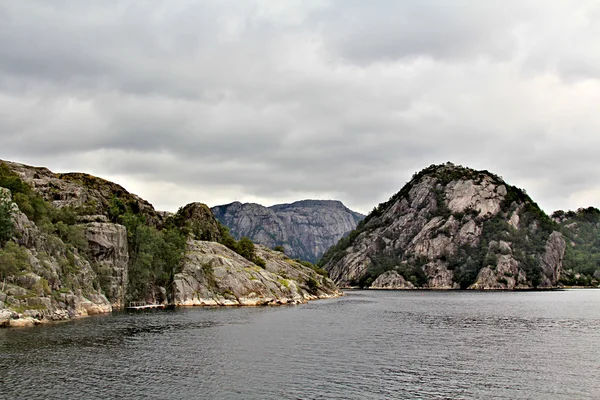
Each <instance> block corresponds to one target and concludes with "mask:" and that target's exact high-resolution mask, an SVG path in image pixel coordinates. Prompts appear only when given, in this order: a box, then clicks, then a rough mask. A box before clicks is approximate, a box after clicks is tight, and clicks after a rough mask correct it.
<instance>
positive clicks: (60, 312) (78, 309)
mask: <svg viewBox="0 0 600 400" xmlns="http://www.w3.org/2000/svg"><path fill="white" fill-rule="evenodd" d="M0 203H1V204H3V205H5V206H6V205H8V206H9V207H10V209H11V210H12V212H11V214H12V222H13V226H14V230H13V231H12V235H13V236H12V239H13V240H11V241H8V242H6V243H4V245H3V248H2V251H0V278H1V279H0V326H30V325H34V324H38V323H41V322H44V321H57V320H66V319H70V318H74V317H81V316H86V315H94V314H100V313H106V312H110V311H112V306H111V304H110V302H109V300H108V299H107V298H106V297H105V296H104V294H103V293H102V291H101V289H100V285H99V283H98V279H97V277H98V276H97V274H96V272H95V271H94V268H93V267H92V265H91V264H90V262H89V261H88V260H87V259H86V258H85V257H82V256H81V254H80V252H79V249H77V248H75V247H73V246H72V245H70V244H66V243H65V242H64V241H63V240H62V239H61V238H60V237H59V236H57V235H52V234H48V233H46V232H44V231H42V230H40V229H39V228H38V227H37V226H36V224H34V223H33V222H32V221H30V220H29V218H28V217H27V216H26V215H25V214H23V213H22V212H21V211H20V210H19V208H18V207H17V205H16V204H15V203H14V202H13V199H12V196H11V192H10V191H9V190H7V189H5V188H0Z"/></svg>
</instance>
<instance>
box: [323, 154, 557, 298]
mask: <svg viewBox="0 0 600 400" xmlns="http://www.w3.org/2000/svg"><path fill="white" fill-rule="evenodd" d="M557 228H558V227H557V226H556V224H555V223H553V222H552V221H551V220H550V219H549V218H548V216H546V214H544V212H543V211H541V210H540V209H539V207H538V206H537V204H535V203H534V202H533V201H532V200H531V199H530V198H529V196H527V195H526V194H525V192H524V191H522V190H520V189H518V188H516V187H513V186H510V185H508V184H507V183H506V182H504V181H503V180H502V179H501V178H500V177H498V176H496V175H494V174H492V173H489V172H488V171H475V170H473V169H469V168H464V167H461V166H455V165H453V164H451V163H447V164H443V165H432V166H430V167H429V168H426V169H425V170H423V171H421V172H419V173H418V174H415V176H414V177H413V179H412V180H411V181H410V182H409V183H408V184H406V186H405V187H404V188H402V190H401V191H400V192H398V193H397V194H395V195H394V196H393V197H392V198H391V199H390V200H389V201H388V202H386V203H382V204H380V205H379V206H378V207H377V208H376V209H375V210H374V211H373V212H372V213H371V214H370V215H369V216H367V218H365V220H363V222H361V224H360V225H359V226H358V228H357V229H356V230H355V231H353V232H352V233H351V234H350V235H348V236H347V237H346V238H344V239H342V240H341V241H340V242H338V244H337V245H336V246H334V247H332V248H331V249H330V250H329V251H328V252H327V253H326V254H325V256H324V257H323V259H322V260H321V262H320V265H322V266H324V268H325V269H327V270H328V271H329V274H330V276H331V278H332V279H333V280H334V281H335V282H336V283H338V284H339V285H341V286H356V285H358V286H361V287H373V288H398V289H404V288H412V287H420V288H432V289H455V288H471V289H515V288H532V287H539V288H549V287H553V286H555V285H556V284H557V282H558V280H559V279H560V275H561V272H562V260H563V257H564V252H565V240H564V238H563V236H562V234H561V233H559V232H558V231H557V230H555V229H557Z"/></svg>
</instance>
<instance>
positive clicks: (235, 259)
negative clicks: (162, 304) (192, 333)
mask: <svg viewBox="0 0 600 400" xmlns="http://www.w3.org/2000/svg"><path fill="white" fill-rule="evenodd" d="M256 255H257V256H258V257H260V258H262V259H263V260H265V262H266V266H265V268H261V267H259V266H257V265H255V264H253V263H252V262H250V261H248V260H247V259H245V258H244V257H242V256H240V255H239V254H237V253H235V252H233V251H232V250H230V249H228V248H227V247H225V246H223V245H221V244H219V243H215V242H207V241H199V240H189V241H188V244H187V250H186V254H185V260H184V263H183V268H182V272H181V273H179V274H177V275H176V276H175V281H174V285H175V304H177V305H185V306H217V305H220V306H240V305H242V306H258V305H272V304H298V303H305V302H306V301H307V300H313V299H319V298H329V297H336V296H339V295H341V292H339V290H338V289H337V287H336V286H335V284H334V283H333V282H332V281H331V280H330V279H328V278H325V277H323V276H322V275H319V274H317V273H316V272H315V271H313V270H312V269H311V268H308V267H305V266H303V265H301V264H299V263H297V262H295V261H293V260H291V259H289V258H287V257H286V256H285V255H283V254H281V253H279V252H275V251H272V250H269V249H267V248H265V247H261V246H257V248H256Z"/></svg>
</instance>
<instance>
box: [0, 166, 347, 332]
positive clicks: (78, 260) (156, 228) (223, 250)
mask: <svg viewBox="0 0 600 400" xmlns="http://www.w3.org/2000/svg"><path fill="white" fill-rule="evenodd" d="M322 272H323V271H322V270H320V269H319V268H317V267H315V266H313V265H312V264H310V263H301V262H299V261H294V260H292V259H290V258H289V257H287V256H286V255H285V254H284V253H281V252H276V251H273V250H270V249H268V248H266V247H262V246H255V245H254V243H252V241H250V240H249V239H247V238H242V239H241V240H239V241H238V240H236V239H234V238H233V237H232V236H231V235H230V234H229V232H228V230H227V229H226V228H225V227H224V226H223V225H221V224H220V223H219V222H218V221H217V220H216V219H215V217H214V216H213V214H212V212H211V211H210V209H209V208H208V207H207V206H206V205H204V204H202V203H192V204H188V205H187V206H185V207H182V208H181V209H180V210H179V211H178V212H177V213H175V214H171V213H166V212H159V211H156V210H155V209H154V207H153V206H152V205H151V204H150V203H148V202H147V201H145V200H143V199H141V198H139V197H138V196H136V195H134V194H131V193H129V192H127V191H126V190H125V189H124V188H123V187H121V186H119V185H117V184H115V183H113V182H109V181H106V180H104V179H101V178H98V177H94V176H91V175H87V174H81V173H69V174H55V173H53V172H51V171H50V170H48V169H46V168H39V167H31V166H27V165H23V164H19V163H13V162H8V161H3V162H0V326H29V325H33V324H39V323H43V322H48V321H56V320H68V319H71V318H77V317H81V316H87V315H94V314H99V313H107V312H111V311H112V310H113V309H120V308H123V307H124V306H125V305H126V304H127V303H128V302H129V301H140V300H141V301H146V302H149V303H162V304H166V303H170V304H174V305H267V304H269V305H272V304H290V303H294V304H295V303H304V302H306V301H308V300H313V299H319V298H328V297H334V296H338V295H341V292H340V291H339V289H338V288H337V286H336V285H335V284H334V283H333V282H332V281H331V280H330V279H328V278H327V277H326V276H323V275H322Z"/></svg>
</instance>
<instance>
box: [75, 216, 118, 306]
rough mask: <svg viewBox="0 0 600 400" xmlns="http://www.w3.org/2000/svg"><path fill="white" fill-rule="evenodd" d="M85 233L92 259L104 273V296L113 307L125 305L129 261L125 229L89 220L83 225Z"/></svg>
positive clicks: (116, 225)
mask: <svg viewBox="0 0 600 400" xmlns="http://www.w3.org/2000/svg"><path fill="white" fill-rule="evenodd" d="M85 235H86V238H87V240H88V243H89V247H90V254H91V256H92V258H93V260H94V261H95V262H96V263H97V264H98V267H99V269H101V270H102V271H105V273H106V277H107V280H108V282H107V284H106V288H105V294H106V296H107V297H108V298H109V299H110V300H111V302H112V306H113V307H115V308H123V307H125V295H126V293H127V268H128V262H129V252H128V249H127V229H125V227H124V226H122V225H118V224H112V223H106V222H91V223H88V224H86V225H85Z"/></svg>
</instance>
